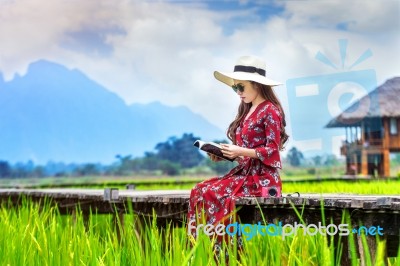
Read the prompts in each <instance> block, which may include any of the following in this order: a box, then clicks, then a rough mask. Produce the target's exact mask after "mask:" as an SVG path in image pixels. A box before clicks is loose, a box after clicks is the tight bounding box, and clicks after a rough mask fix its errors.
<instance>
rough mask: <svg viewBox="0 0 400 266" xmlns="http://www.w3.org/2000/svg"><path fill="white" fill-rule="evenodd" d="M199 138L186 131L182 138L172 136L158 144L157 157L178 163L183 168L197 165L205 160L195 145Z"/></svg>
mask: <svg viewBox="0 0 400 266" xmlns="http://www.w3.org/2000/svg"><path fill="white" fill-rule="evenodd" d="M197 139H198V137H195V136H193V134H192V133H190V134H188V133H185V134H183V135H182V137H181V138H176V137H170V138H169V139H168V140H167V141H166V142H161V143H158V144H157V145H156V147H155V149H156V150H157V153H156V157H157V158H158V159H160V160H167V161H170V162H173V163H177V164H178V165H180V166H181V167H182V168H190V167H194V166H197V165H199V164H200V162H202V161H203V160H204V157H203V156H202V155H201V153H200V152H199V150H198V149H195V148H194V147H193V143H194V142H195V141H196V140H197Z"/></svg>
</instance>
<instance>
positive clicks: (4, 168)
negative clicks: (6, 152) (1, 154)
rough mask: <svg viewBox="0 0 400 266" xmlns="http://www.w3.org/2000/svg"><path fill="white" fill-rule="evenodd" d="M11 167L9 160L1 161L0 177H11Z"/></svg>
mask: <svg viewBox="0 0 400 266" xmlns="http://www.w3.org/2000/svg"><path fill="white" fill-rule="evenodd" d="M10 176H11V167H10V165H9V164H8V162H7V161H0V177H10Z"/></svg>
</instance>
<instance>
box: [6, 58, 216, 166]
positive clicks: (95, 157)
mask: <svg viewBox="0 0 400 266" xmlns="http://www.w3.org/2000/svg"><path fill="white" fill-rule="evenodd" d="M0 110H1V111H0V160H7V161H10V162H16V161H27V160H33V161H34V162H38V163H45V162H47V161H49V160H52V161H63V162H103V163H110V162H112V161H115V156H116V155H117V154H122V155H127V154H131V155H133V156H141V155H143V153H144V152H145V151H151V150H152V149H153V148H154V146H155V145H156V144H157V143H159V142H162V141H165V140H166V139H167V138H168V137H170V136H177V137H180V136H181V135H182V134H183V133H194V134H195V135H196V136H199V137H201V138H204V139H221V138H224V133H223V132H222V130H220V129H219V128H217V127H216V126H214V125H212V124H210V123H209V122H208V121H207V120H206V119H204V118H203V117H202V116H200V115H198V114H194V113H193V112H191V111H190V110H189V109H188V108H187V107H184V106H181V107H168V106H165V105H162V104H161V103H159V102H154V103H150V104H132V105H130V106H128V105H126V104H125V102H124V101H123V100H122V99H121V98H120V97H118V96H117V95H116V94H115V93H112V92H111V91H109V90H107V89H106V88H104V87H103V86H101V85H100V84H98V83H96V82H95V81H93V80H90V79H89V78H88V77H87V76H85V75H84V74H83V73H82V72H80V71H79V70H69V69H67V68H66V67H64V66H62V65H60V64H56V63H52V62H49V61H45V60H40V61H37V62H35V63H32V64H31V65H30V66H29V68H28V71H27V73H26V75H24V76H22V77H20V76H16V77H15V78H14V79H13V80H11V81H9V82H4V80H3V77H2V74H1V73H0Z"/></svg>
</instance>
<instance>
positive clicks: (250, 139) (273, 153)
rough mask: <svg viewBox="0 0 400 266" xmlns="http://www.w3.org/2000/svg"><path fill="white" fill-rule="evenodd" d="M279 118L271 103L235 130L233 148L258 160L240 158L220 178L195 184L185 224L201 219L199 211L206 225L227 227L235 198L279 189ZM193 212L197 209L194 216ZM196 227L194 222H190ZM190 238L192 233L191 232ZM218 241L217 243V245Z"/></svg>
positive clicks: (261, 105)
mask: <svg viewBox="0 0 400 266" xmlns="http://www.w3.org/2000/svg"><path fill="white" fill-rule="evenodd" d="M281 122H282V117H281V113H280V111H279V109H278V108H277V107H276V106H275V105H273V104H272V103H271V102H268V101H264V102H262V103H260V104H259V105H258V106H257V107H256V109H255V110H254V112H253V113H252V114H250V116H249V117H248V118H247V119H243V121H242V122H241V123H240V126H239V127H238V128H237V130H236V145H238V146H241V147H245V148H250V149H255V150H256V154H257V157H258V159H255V158H250V157H244V158H241V159H239V161H238V162H239V165H237V166H236V167H234V168H233V169H232V170H231V171H229V172H228V173H227V174H225V175H224V176H219V177H214V178H211V179H209V180H205V181H203V182H201V183H199V184H197V185H196V186H195V187H194V188H193V189H192V191H191V193H190V201H189V210H188V221H193V220H196V218H197V219H201V215H202V213H201V211H202V210H204V215H205V218H206V223H207V224H213V225H217V224H218V223H224V224H229V223H230V222H232V219H233V217H232V215H230V214H231V213H232V212H233V211H234V208H235V199H236V198H239V197H251V196H256V197H260V196H261V188H262V187H271V186H275V187H276V188H277V189H279V190H281V188H282V183H281V179H280V176H279V170H278V168H282V167H281V160H280V155H279V143H280V130H281V127H282V125H281ZM196 209H197V210H198V212H197V216H196ZM192 225H194V226H196V223H192ZM191 233H192V235H193V236H194V237H196V233H195V232H194V231H193V230H192V232H191ZM216 245H219V244H218V241H217V244H216Z"/></svg>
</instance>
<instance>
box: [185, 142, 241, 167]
mask: <svg viewBox="0 0 400 266" xmlns="http://www.w3.org/2000/svg"><path fill="white" fill-rule="evenodd" d="M193 146H195V147H197V148H199V149H200V150H202V151H205V152H208V153H211V154H214V155H215V156H217V157H219V158H221V159H224V160H228V161H231V162H233V161H234V160H235V158H234V159H231V158H228V157H225V156H224V154H223V153H222V151H221V145H219V144H217V143H215V142H205V141H202V140H196V141H195V142H194V144H193Z"/></svg>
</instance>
